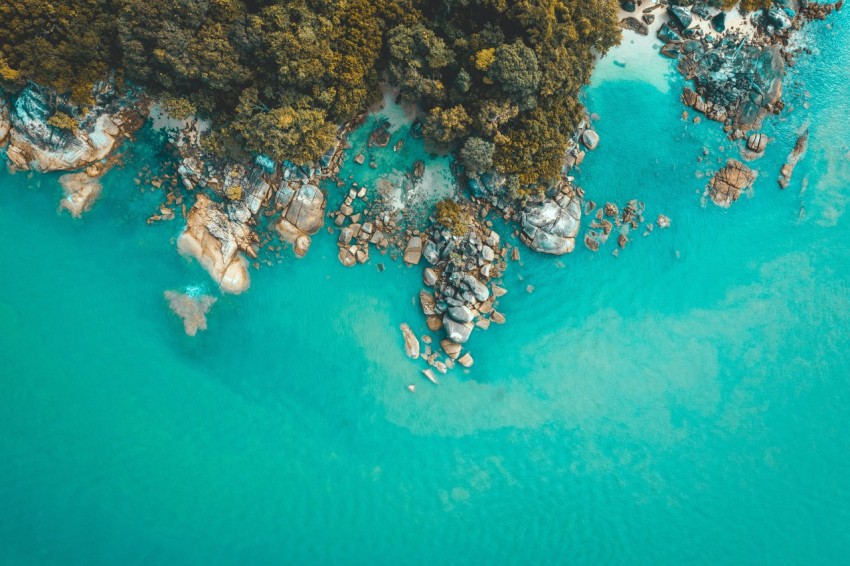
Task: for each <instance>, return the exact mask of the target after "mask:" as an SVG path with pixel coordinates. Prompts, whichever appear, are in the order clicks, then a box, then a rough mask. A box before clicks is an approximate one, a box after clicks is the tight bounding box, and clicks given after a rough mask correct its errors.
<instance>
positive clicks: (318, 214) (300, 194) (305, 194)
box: [285, 184, 325, 235]
mask: <svg viewBox="0 0 850 566" xmlns="http://www.w3.org/2000/svg"><path fill="white" fill-rule="evenodd" d="M285 218H286V220H288V221H289V222H290V223H291V224H292V225H293V226H295V227H296V228H298V229H299V230H300V231H302V232H304V233H305V234H308V235H313V234H315V233H316V232H318V231H319V230H320V229H321V228H322V225H323V224H324V222H325V195H324V193H322V191H321V190H320V189H319V187H317V186H316V185H309V184H307V185H302V186H301V187H300V188H299V189H298V190H297V191H296V192H295V195H294V198H293V199H292V202H291V203H290V205H289V208H288V209H287V211H286V215H285Z"/></svg>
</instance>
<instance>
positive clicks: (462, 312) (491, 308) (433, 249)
mask: <svg viewBox="0 0 850 566" xmlns="http://www.w3.org/2000/svg"><path fill="white" fill-rule="evenodd" d="M461 206H467V207H468V205H461ZM466 214H467V222H466V223H465V225H464V228H462V229H460V228H454V229H452V228H448V227H445V226H442V225H440V224H438V223H435V224H433V225H432V226H431V227H430V228H429V230H428V232H427V234H426V237H425V239H424V240H420V241H421V246H422V247H421V250H422V251H421V255H422V257H424V258H425V261H426V262H427V264H428V265H427V266H426V267H425V269H424V270H423V273H422V280H423V282H424V284H425V285H426V286H427V287H429V288H432V289H433V293H432V292H430V291H422V292H421V293H420V297H419V298H420V304H421V306H422V312H423V314H425V316H426V322H427V324H428V328H429V329H430V330H432V331H438V330H440V329H443V330H444V331H445V333H446V338H447V339H448V340H450V341H451V342H453V343H455V344H458V345H461V344H465V343H466V341H467V340H468V339H469V336H470V334H471V333H472V330H473V329H474V328H475V327H476V326H477V327H479V328H483V329H487V328H488V327H489V326H490V323H491V322H495V323H497V324H502V323H504V322H505V317H504V315H502V314H501V313H499V312H498V311H496V308H495V307H496V299H497V298H498V297H500V296H501V295H503V294H504V293H505V291H504V290H503V289H501V288H499V287H497V286H494V285H493V283H492V282H493V281H494V280H496V279H498V278H499V277H501V275H502V273H503V272H504V270H505V269H506V267H507V263H506V259H507V256H508V253H509V252H508V248H507V247H501V246H500V243H501V237H500V236H499V234H498V233H497V232H496V231H494V230H492V229H490V228H489V227H487V226H486V225H485V224H483V223H481V222H480V221H478V219H477V218H476V216H475V214H474V213H473V211H471V210H467V211H466ZM417 255H418V254H417V253H415V251H414V253H413V254H412V257H410V258H409V259H410V260H414V259H416V260H418V257H416V256H417ZM488 285H489V286H488Z"/></svg>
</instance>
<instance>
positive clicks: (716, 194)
mask: <svg viewBox="0 0 850 566" xmlns="http://www.w3.org/2000/svg"><path fill="white" fill-rule="evenodd" d="M755 179H756V174H755V172H753V170H752V169H750V168H749V167H747V166H746V165H744V164H743V163H741V162H740V161H738V160H736V159H730V160H729V161H727V162H726V166H725V167H724V168H723V169H721V170H720V171H718V172H717V173H716V174H715V175H714V177H713V178H712V179H711V182H710V183H709V190H708V193H709V196H711V200H712V201H713V202H714V204H716V205H717V206H722V207H723V208H728V207H729V206H730V205H731V204H732V203H733V202H735V201H736V200H738V197H740V196H741V191H743V190H745V189H748V188H749V187H751V186H752V184H753V181H755Z"/></svg>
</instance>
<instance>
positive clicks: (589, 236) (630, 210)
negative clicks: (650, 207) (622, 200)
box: [584, 199, 670, 256]
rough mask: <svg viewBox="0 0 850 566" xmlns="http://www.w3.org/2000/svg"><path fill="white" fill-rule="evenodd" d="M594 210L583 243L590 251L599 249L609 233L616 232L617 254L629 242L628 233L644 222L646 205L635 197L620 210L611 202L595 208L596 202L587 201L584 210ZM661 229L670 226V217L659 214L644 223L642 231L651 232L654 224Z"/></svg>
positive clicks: (609, 235)
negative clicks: (652, 220)
mask: <svg viewBox="0 0 850 566" xmlns="http://www.w3.org/2000/svg"><path fill="white" fill-rule="evenodd" d="M593 210H596V217H595V220H593V221H591V223H590V230H588V231H587V233H586V234H585V236H584V245H585V246H587V249H589V250H590V251H592V252H596V251H599V248H600V247H601V246H603V245H605V243H606V242H607V241H608V240H609V239H610V237H611V235H612V234H614V233H615V232H616V234H617V246H618V249H615V250H614V255H615V256H616V255H618V254H619V250H621V249H625V247H626V245H628V243H629V235H630V234H631V233H632V232H636V231H638V230H639V229H640V226H641V225H642V224H643V223H644V212H645V210H646V206H645V205H644V203H643V202H640V201H638V200H637V199H632V200H630V201H629V202H627V203H626V205H625V206H623V208H622V210H620V208H619V207H618V206H617V205H616V204H615V203H613V202H606V203H605V205H604V206H602V207H601V208H598V209H597V208H596V203H594V202H593V201H587V203H586V204H585V211H586V212H587V213H588V214H590V213H591V212H593ZM656 225H657V226H658V227H659V228H661V229H664V228H669V227H670V219H669V218H668V217H666V216H664V215H663V214H659V215H658V218H657V219H656V221H655V224H653V223H652V222H650V223H648V224H647V225H646V228H645V230H644V232H643V235H644V236H648V235H649V234H651V233H652V230H653V228H654V227H655V226H656Z"/></svg>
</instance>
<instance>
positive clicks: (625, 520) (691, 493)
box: [0, 10, 850, 565]
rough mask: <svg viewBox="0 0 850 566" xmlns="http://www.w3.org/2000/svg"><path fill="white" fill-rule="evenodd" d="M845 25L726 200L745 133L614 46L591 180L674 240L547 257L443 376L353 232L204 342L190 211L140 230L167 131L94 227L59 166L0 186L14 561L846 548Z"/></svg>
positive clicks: (849, 27)
mask: <svg viewBox="0 0 850 566" xmlns="http://www.w3.org/2000/svg"><path fill="white" fill-rule="evenodd" d="M831 22H832V26H831V28H830V27H827V26H826V25H824V24H817V25H814V26H813V27H812V28H811V29H810V31H809V37H808V39H809V41H811V42H812V45H813V46H815V47H816V50H815V53H814V54H812V55H811V56H806V57H802V58H801V59H800V60H799V61H798V63H797V65H796V66H795V67H794V70H793V74H792V76H791V78H790V79H789V81H788V83H787V86H786V100H787V101H788V103H789V106H791V107H793V108H791V109H790V110H789V111H788V112H786V113H785V114H784V115H783V116H781V117H779V118H774V119H771V120H770V121H768V123H767V125H766V127H765V129H766V131H767V132H768V133H770V135H771V136H775V137H776V140H775V141H774V142H772V143H771V145H770V146H769V147H768V150H767V155H766V156H765V157H764V158H763V159H762V160H760V161H758V162H757V163H756V165H755V166H756V167H757V168H758V169H759V170H760V171H761V175H760V177H759V179H758V181H757V183H756V186H755V192H754V195H753V197H752V198H747V197H742V199H741V200H740V201H739V202H738V203H736V204H735V205H733V207H732V208H731V209H729V210H721V209H718V208H716V207H714V206H713V205H711V204H709V205H708V206H707V207H703V205H702V204H701V193H702V190H703V188H704V185H705V182H706V179H704V178H699V177H698V176H697V172H703V173H705V172H708V171H711V170H713V169H716V168H717V166H718V164H719V163H720V162H722V161H723V160H725V158H726V157H728V156H737V155H738V150H737V149H736V148H735V147H733V146H732V144H731V143H730V142H729V141H728V140H726V139H724V137H723V135H722V132H720V131H719V128H718V127H717V125H716V124H713V123H706V122H704V123H701V124H698V125H697V124H693V123H692V122H685V121H683V120H682V119H681V113H682V110H683V108H682V107H681V104H680V102H679V101H678V93H679V92H680V88H681V82H680V81H681V79H680V78H679V77H678V76H677V75H676V74H675V73H674V72H673V69H672V66H671V63H670V62H669V61H667V60H664V59H662V58H660V57H658V56H655V55H652V54H651V53H649V52H648V51H647V50H646V48H645V47H641V46H640V45H639V44H635V43H632V40H633V38H632V37H629V38H627V39H626V41H625V43H624V45H623V46H621V47H620V48H619V49H618V50H616V51H615V52H614V53H612V54H611V55H610V56H609V57H607V58H606V59H604V60H603V61H602V62H601V63H600V65H599V68H598V70H597V72H596V74H595V76H594V80H593V84H592V85H591V86H590V87H589V88H588V89H587V92H586V103H587V105H588V106H589V108H590V110H591V111H592V112H595V113H597V114H598V115H599V120H598V122H597V123H596V127H597V129H598V131H599V132H600V135H601V138H602V143H601V144H600V147H599V149H597V151H596V152H594V153H593V154H592V155H591V156H590V157H589V158H588V160H587V161H586V162H585V164H584V165H583V170H582V171H581V172H580V173H579V174H578V175H577V177H578V183H579V184H580V185H581V186H583V187H584V189H585V190H586V192H587V195H588V197H589V198H592V199H593V200H595V201H596V202H600V203H602V202H605V201H606V200H613V201H616V202H618V203H619V204H621V205H622V204H623V203H625V202H626V201H627V200H628V199H631V198H638V199H641V200H643V201H645V202H646V205H647V213H648V215H649V216H650V217H652V218H654V216H655V215H656V214H658V213H664V214H666V215H668V216H670V217H671V218H672V221H673V225H672V227H671V228H670V229H669V230H666V231H660V230H657V229H656V230H655V232H654V233H652V234H651V235H650V236H648V237H645V238H644V237H642V236H641V235H640V234H636V235H635V237H634V239H633V241H632V242H631V243H630V244H629V246H628V247H627V248H626V249H625V250H624V251H622V252H621V253H620V255H619V257H614V256H613V255H611V252H612V251H613V248H614V242H613V241H612V242H609V243H608V244H607V245H606V246H605V247H603V248H602V251H600V252H599V253H597V254H593V253H591V252H589V251H588V250H587V249H585V248H584V247H583V246H581V247H579V248H577V250H576V252H575V253H574V254H572V255H570V256H566V257H564V258H561V259H560V261H559V260H557V259H553V258H549V257H542V256H536V255H533V254H532V253H531V252H529V251H528V250H524V253H523V257H522V261H521V262H519V263H514V264H512V265H511V266H510V270H509V271H508V274H507V275H506V277H505V285H506V286H507V287H508V288H509V289H510V290H511V292H510V293H509V294H508V295H507V296H505V297H504V298H503V299H502V300H501V307H500V310H502V311H503V312H504V313H505V314H506V316H507V318H508V324H506V325H504V326H494V327H491V329H490V330H488V331H487V332H477V333H476V334H475V336H474V337H473V338H472V340H471V342H470V344H469V346H470V350H471V351H472V353H473V355H474V356H475V359H476V363H475V366H474V367H473V368H472V369H471V370H470V371H468V372H461V371H454V372H451V373H450V374H449V375H448V376H445V377H443V379H442V384H441V385H440V386H438V387H434V386H432V385H431V384H429V383H428V382H427V381H425V380H424V379H423V378H422V376H421V374H420V369H421V368H422V366H421V365H420V363H416V362H411V361H409V360H408V359H407V358H406V357H405V355H404V351H403V348H402V340H401V334H400V332H399V330H398V326H399V324H400V323H402V322H408V323H410V324H411V325H412V326H413V327H414V329H415V330H416V331H417V332H418V333H420V334H421V333H422V332H423V331H424V330H425V327H424V321H423V320H422V318H421V316H420V315H419V314H418V312H417V309H416V308H415V306H414V302H413V300H414V297H415V296H416V294H417V293H418V290H419V288H420V287H419V285H420V283H419V281H420V272H419V271H418V270H414V269H407V268H405V267H403V266H401V265H399V264H398V263H394V262H392V261H390V260H389V258H382V257H380V256H377V255H376V256H375V257H373V259H372V262H371V264H369V265H366V266H363V267H360V268H357V269H351V270H347V269H345V268H343V267H342V266H341V265H340V264H339V263H338V261H337V260H336V246H335V243H334V240H333V237H331V236H329V235H327V234H323V235H320V236H319V237H317V238H316V239H315V241H314V246H313V249H311V251H310V255H309V256H308V258H307V259H305V260H302V261H297V260H295V259H293V258H291V257H288V258H287V259H286V260H285V261H284V262H283V263H282V264H280V265H277V266H275V267H273V268H263V269H261V270H258V271H253V272H252V287H251V289H250V290H249V291H248V292H247V293H246V294H244V295H242V296H238V297H231V296H226V297H220V298H219V301H218V303H216V304H215V305H214V306H213V308H212V310H211V312H210V314H209V330H207V331H206V332H202V333H199V335H198V336H196V337H194V338H190V337H187V336H185V335H184V333H183V329H182V325H181V323H180V321H179V320H178V319H176V318H175V317H174V316H173V315H172V314H171V313H170V312H169V311H168V309H167V306H166V304H165V301H164V300H163V298H162V293H163V291H164V290H166V289H181V288H185V287H187V286H192V285H197V286H202V287H205V288H206V289H207V290H208V291H209V292H214V289H212V288H211V285H210V283H209V281H208V279H207V276H206V274H205V273H204V272H203V271H202V270H201V269H200V268H199V267H198V266H197V265H195V264H192V263H189V262H187V261H186V260H184V259H183V258H181V257H180V256H178V255H177V254H176V253H175V251H174V238H175V237H176V235H177V233H178V232H179V230H180V228H181V226H180V225H179V220H178V221H175V222H173V223H162V224H158V225H155V226H147V225H145V223H144V221H143V220H144V218H146V217H147V216H148V215H149V214H151V213H152V212H153V210H154V207H155V202H156V196H155V195H152V194H150V193H145V194H141V193H140V192H139V190H138V188H137V187H136V186H135V185H134V183H133V178H134V176H135V173H136V170H137V169H138V168H139V167H141V166H142V165H144V164H145V163H148V164H152V163H155V162H156V159H157V155H156V145H155V144H154V143H153V141H152V140H153V137H152V135H150V134H145V135H143V136H142V139H140V141H139V143H137V144H136V145H135V146H133V147H132V148H130V149H129V150H128V151H129V153H128V160H127V161H128V163H127V165H126V167H125V168H124V169H121V170H115V171H112V172H110V173H109V175H108V177H107V178H106V180H105V185H106V186H105V190H104V194H103V196H102V198H101V200H100V201H99V202H98V203H97V204H96V205H95V207H94V209H93V210H92V211H91V212H90V213H89V214H88V215H87V216H85V218H84V219H82V220H73V219H71V218H70V217H68V216H67V215H63V214H58V213H57V212H56V208H57V202H58V199H59V198H60V188H59V186H58V183H57V182H56V176H53V175H43V176H32V175H26V174H20V173H19V174H16V175H9V174H7V173H6V172H5V171H4V172H2V173H0V233H2V234H3V245H2V246H0V265H3V267H4V274H3V275H2V277H0V376H2V378H0V462H2V464H0V563H3V564H15V565H17V564H57V563H64V564H116V563H119V564H175V563H177V564H236V563H241V564H246V563H247V564H250V563H295V564H313V563H353V564H359V563H390V564H391V563H398V564H425V563H427V564H456V563H474V564H478V563H481V564H487V563H500V564H501V563H507V564H526V563H529V564H534V563H549V564H562V563H592V564H597V563H646V564H681V563H702V564H718V563H730V564H744V563H756V564H821V563H823V564H828V563H846V560H847V556H848V553H850V481H848V477H850V434H848V430H847V423H848V420H849V419H848V416H850V225H848V220H847V218H845V216H846V214H847V212H848V211H847V207H848V202H850V200H849V199H850V153H848V152H850V126H848V116H850V71H848V67H847V58H846V54H847V53H848V52H850V13H848V12H847V11H846V10H845V11H844V12H842V13H839V14H838V15H837V17H834V18H832V20H831ZM818 46H819V47H818ZM615 60H616V61H618V62H619V63H621V64H622V63H625V67H622V66H620V65H615V64H614V61H615ZM806 91H808V92H809V93H810V94H811V97H810V98H809V99H808V102H809V105H810V107H809V108H808V109H807V108H805V107H804V105H803V103H804V102H805V101H806V100H807V99H806V95H805V93H806ZM806 123H808V124H809V126H810V128H811V137H810V147H809V151H808V154H807V155H806V157H805V158H804V159H803V160H802V161H801V163H800V164H799V165H798V167H797V169H796V171H795V174H794V180H793V182H792V184H791V187H789V188H788V189H787V190H785V191H780V190H779V189H778V187H777V184H776V177H777V175H778V171H779V167H780V165H781V164H782V162H783V161H784V159H785V156H786V155H787V153H788V152H789V150H790V149H791V147H792V146H793V142H794V138H795V134H794V132H796V131H797V130H798V129H799V128H800V127H801V126H802V125H804V124H806ZM362 137H363V136H362V135H361V136H360V138H355V142H357V140H358V139H359V140H361V141H362ZM721 146H723V147H724V150H723V151H721V150H720V147H721ZM703 147H706V148H708V149H709V156H708V157H706V158H705V159H704V160H703V161H702V162H698V161H697V158H698V157H700V156H701V155H702V148H703ZM411 148H412V149H411V151H413V150H415V147H414V146H411ZM350 157H351V156H349V158H350ZM381 166H382V167H389V166H391V164H387V163H383V162H382V163H381ZM364 170H365V169H364ZM368 182H371V179H369V180H368ZM804 186H805V190H804ZM336 197H339V195H336ZM801 210H802V212H801ZM379 262H382V263H384V264H385V266H386V270H385V271H384V272H379V270H378V269H377V263H379ZM529 284H530V285H533V286H534V292H533V293H530V294H529V293H527V292H526V291H525V287H526V285H529ZM410 383H415V384H416V385H417V390H416V393H415V394H411V393H410V392H408V391H407V390H406V386H407V385H408V384H410Z"/></svg>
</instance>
